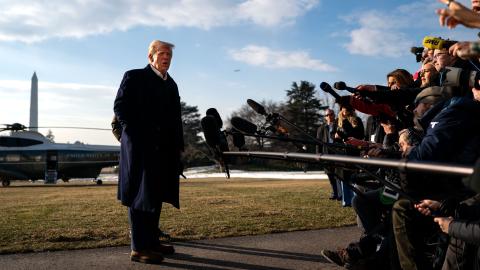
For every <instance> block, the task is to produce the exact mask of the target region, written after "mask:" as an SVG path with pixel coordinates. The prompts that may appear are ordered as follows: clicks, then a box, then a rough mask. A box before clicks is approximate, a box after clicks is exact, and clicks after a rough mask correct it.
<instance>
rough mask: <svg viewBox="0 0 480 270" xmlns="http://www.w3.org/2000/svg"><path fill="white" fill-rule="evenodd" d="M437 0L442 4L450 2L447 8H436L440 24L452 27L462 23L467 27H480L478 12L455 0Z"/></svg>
mask: <svg viewBox="0 0 480 270" xmlns="http://www.w3.org/2000/svg"><path fill="white" fill-rule="evenodd" d="M438 1H439V2H441V3H444V4H448V3H450V4H449V6H448V7H447V8H442V9H437V14H438V20H439V22H440V25H441V26H447V27H448V28H450V29H452V28H455V27H456V26H457V25H458V24H463V25H465V26H466V27H469V28H480V15H479V14H477V13H475V12H473V11H472V10H470V9H468V8H466V7H465V6H463V5H462V4H460V3H458V2H455V1H449V0H438Z"/></svg>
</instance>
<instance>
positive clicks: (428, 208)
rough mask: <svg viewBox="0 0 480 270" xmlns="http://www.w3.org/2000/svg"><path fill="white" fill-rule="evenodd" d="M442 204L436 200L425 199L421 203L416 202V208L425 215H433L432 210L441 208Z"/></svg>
mask: <svg viewBox="0 0 480 270" xmlns="http://www.w3.org/2000/svg"><path fill="white" fill-rule="evenodd" d="M441 205H442V204H441V203H440V202H438V201H434V200H423V201H421V202H420V203H419V204H415V208H416V209H417V210H418V212H420V213H422V214H423V215H425V216H431V215H432V211H437V210H438V209H440V206H441Z"/></svg>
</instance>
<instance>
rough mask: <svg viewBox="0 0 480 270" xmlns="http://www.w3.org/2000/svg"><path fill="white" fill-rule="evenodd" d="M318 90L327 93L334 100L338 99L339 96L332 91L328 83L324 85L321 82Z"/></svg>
mask: <svg viewBox="0 0 480 270" xmlns="http://www.w3.org/2000/svg"><path fill="white" fill-rule="evenodd" d="M320 88H321V89H322V90H323V91H325V92H327V93H329V94H330V95H332V96H333V97H334V98H335V99H340V95H339V94H338V93H337V92H335V91H334V90H333V89H332V87H331V86H330V84H328V83H326V82H322V83H321V84H320Z"/></svg>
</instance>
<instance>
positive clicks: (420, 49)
mask: <svg viewBox="0 0 480 270" xmlns="http://www.w3.org/2000/svg"><path fill="white" fill-rule="evenodd" d="M423 50H424V48H423V47H411V48H410V52H411V53H413V54H415V55H417V54H422V53H423Z"/></svg>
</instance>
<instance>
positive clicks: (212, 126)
mask: <svg viewBox="0 0 480 270" xmlns="http://www.w3.org/2000/svg"><path fill="white" fill-rule="evenodd" d="M200 125H201V126H202V130H203V135H204V136H205V141H207V144H208V146H210V147H211V148H212V149H216V148H217V146H219V145H220V128H218V125H217V120H216V119H215V117H214V116H212V115H207V116H205V117H203V118H202V119H201V120H200Z"/></svg>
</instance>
